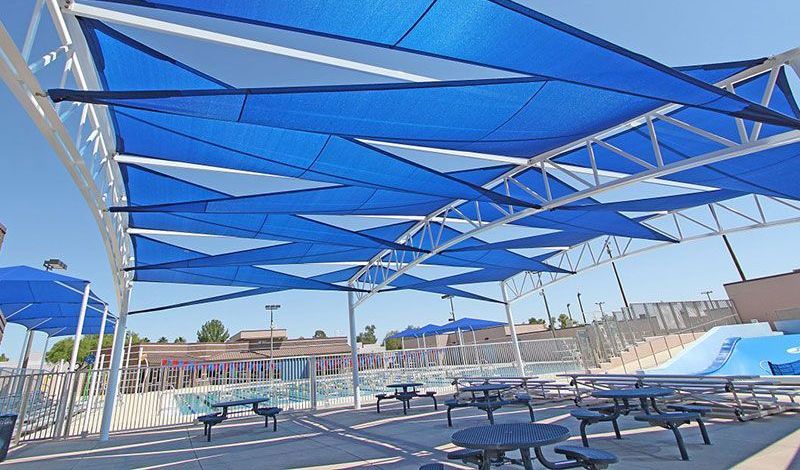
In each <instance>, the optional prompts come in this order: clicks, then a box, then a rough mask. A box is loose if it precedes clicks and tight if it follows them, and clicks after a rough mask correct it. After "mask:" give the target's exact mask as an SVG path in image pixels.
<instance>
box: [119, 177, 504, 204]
mask: <svg viewBox="0 0 800 470" xmlns="http://www.w3.org/2000/svg"><path fill="white" fill-rule="evenodd" d="M511 168H512V167H511V166H510V165H500V166H494V167H485V168H478V169H473V170H463V171H454V172H451V173H447V175H449V176H453V177H455V178H458V179H460V180H462V181H470V182H473V183H475V184H485V183H488V182H490V181H492V180H494V179H495V178H497V177H498V176H500V175H502V174H503V173H505V172H507V171H508V170H510V169H511ZM181 198H182V199H183V200H185V202H179V201H178V202H165V203H162V204H154V205H147V206H122V207H113V208H111V210H112V211H114V212H183V213H199V214H251V213H272V214H316V215H389V216H395V215H427V214H429V213H431V212H433V211H435V210H437V209H439V208H441V207H444V206H446V205H447V204H449V203H451V202H452V199H450V198H446V197H441V196H430V195H426V194H419V193H409V192H404V191H394V190H385V189H375V188H368V187H361V186H343V185H342V186H333V187H325V188H313V189H301V190H294V191H282V192H274V193H266V194H249V195H245V196H227V197H218V198H215V199H203V200H196V201H192V200H187V198H186V195H181ZM165 199H166V198H165Z"/></svg>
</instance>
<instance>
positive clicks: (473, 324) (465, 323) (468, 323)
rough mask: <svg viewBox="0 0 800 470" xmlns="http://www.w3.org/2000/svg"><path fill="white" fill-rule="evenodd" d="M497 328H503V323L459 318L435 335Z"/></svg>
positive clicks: (439, 329) (440, 328)
mask: <svg viewBox="0 0 800 470" xmlns="http://www.w3.org/2000/svg"><path fill="white" fill-rule="evenodd" d="M498 326H505V323H502V322H498V321H491V320H481V319H480V318H468V317H464V318H459V319H458V320H456V321H453V322H450V323H446V324H444V325H442V326H440V327H439V328H438V329H437V330H436V334H438V335H441V334H445V333H452V332H454V331H458V330H462V331H469V330H471V331H477V330H485V329H486V328H496V327H498Z"/></svg>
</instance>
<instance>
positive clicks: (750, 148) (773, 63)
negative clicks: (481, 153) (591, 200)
mask: <svg viewBox="0 0 800 470" xmlns="http://www.w3.org/2000/svg"><path fill="white" fill-rule="evenodd" d="M798 57H800V49H792V50H790V51H787V52H785V53H783V54H779V55H776V56H774V57H772V58H770V59H768V60H766V61H764V62H763V63H762V64H759V65H757V66H754V67H751V68H749V69H747V70H745V71H742V72H739V73H737V74H735V75H733V76H731V77H728V78H726V79H724V80H721V81H720V82H718V83H716V85H717V86H720V87H726V88H729V89H733V85H735V84H737V83H740V82H743V81H746V80H748V79H750V78H752V77H754V76H758V75H761V74H764V73H770V72H771V71H773V70H775V69H781V68H784V67H787V66H788V64H789V63H790V62H791V61H793V60H797V58H798ZM771 75H772V74H771ZM679 109H681V106H678V105H674V104H671V105H666V106H663V107H660V108H658V109H655V110H653V111H651V112H648V113H646V114H644V115H642V116H639V117H637V118H635V119H632V120H631V121H629V122H626V123H624V124H623V125H620V126H615V127H614V128H612V129H608V130H605V131H602V132H599V133H597V134H595V135H591V136H587V137H585V138H581V139H579V140H576V141H575V142H573V143H571V144H568V145H565V146H562V147H560V148H558V149H554V150H552V151H549V152H545V153H543V154H541V155H537V156H534V157H532V158H530V159H529V160H528V162H527V163H526V164H524V165H520V166H518V167H515V168H514V169H513V170H510V171H509V172H508V173H507V174H506V175H503V176H501V177H498V178H497V179H496V180H495V181H493V182H491V183H489V184H487V187H492V186H494V185H497V184H501V183H503V182H505V181H509V180H512V179H513V178H514V176H515V175H517V174H519V173H521V172H524V171H525V170H527V169H529V168H536V167H538V168H541V169H542V171H543V172H544V173H546V172H547V168H548V167H549V168H551V171H555V169H556V168H557V167H558V165H557V164H555V165H553V164H550V163H549V162H550V160H552V159H554V158H556V157H558V156H560V155H562V154H565V153H567V152H569V151H571V150H574V149H576V148H581V147H584V146H589V147H591V146H592V145H595V144H597V143H598V142H602V141H603V140H604V139H607V138H610V137H613V136H615V135H617V134H619V133H622V132H625V131H626V130H628V129H630V128H631V127H635V126H641V125H643V124H645V123H650V122H653V121H658V120H659V119H662V118H663V117H664V116H668V115H669V114H670V113H672V112H674V111H676V110H679ZM732 121H734V122H736V125H737V127H741V125H740V122H741V120H739V119H733V120H732ZM648 128H649V131H650V132H651V136H653V137H652V139H653V141H654V142H655V145H654V148H656V146H657V145H658V143H657V142H658V140H657V135H656V132H655V129H654V127H653V126H652V125H650V126H648ZM696 131H697V133H698V135H700V136H702V135H705V136H706V137H707V138H709V139H712V140H715V139H719V138H720V137H719V136H716V135H708V134H713V133H708V132H707V131H705V130H703V129H696ZM798 138H800V134H798V133H797V132H796V131H793V130H789V131H787V132H784V133H781V134H779V135H777V136H772V137H771V138H761V139H758V140H755V141H751V140H749V136H748V135H742V142H732V143H731V146H729V147H726V149H724V150H722V151H718V152H712V153H709V154H706V155H701V156H698V157H695V158H693V159H690V160H687V161H685V162H681V163H680V164H672V165H663V164H662V165H648V166H642V170H641V171H640V172H638V173H632V174H620V175H617V176H618V178H617V179H616V180H615V181H612V182H608V183H606V182H602V181H601V180H600V178H599V175H598V173H599V172H598V170H597V167H596V165H592V168H591V169H592V174H593V178H591V179H590V178H587V179H582V182H583V184H584V185H585V186H586V187H587V188H588V189H584V190H582V191H579V193H581V195H582V197H584V198H585V197H589V196H591V195H595V194H602V193H604V192H608V191H610V190H613V189H615V188H619V187H625V186H630V185H632V184H635V183H637V182H642V181H647V180H651V179H659V178H662V177H664V176H669V175H670V174H673V173H678V172H681V171H685V170H687V169H691V168H696V167H698V166H702V165H705V164H708V163H709V162H713V161H724V160H725V159H729V158H736V157H739V156H742V155H749V154H751V153H754V152H757V151H759V149H768V148H775V147H780V146H784V145H790V144H793V143H796V142H798V141H800V140H798ZM512 184H514V183H512ZM711 189H715V188H711ZM580 198H581V197H576V196H571V197H567V198H562V200H561V201H548V202H543V204H542V208H541V209H538V210H524V211H522V212H523V213H524V214H526V215H530V214H535V213H537V212H539V211H544V210H547V209H550V208H554V207H559V206H561V205H564V204H568V203H570V202H572V201H573V200H577V199H580ZM464 202H466V201H456V202H454V203H453V204H450V205H448V206H446V207H443V208H442V209H440V210H439V211H437V212H435V213H432V214H430V215H429V216H428V217H426V219H425V220H423V221H422V222H420V223H419V224H417V225H416V226H415V227H412V228H411V229H409V231H408V233H407V234H405V235H404V236H405V237H411V236H412V235H413V234H415V233H417V232H424V231H425V230H428V229H429V226H430V225H431V223H432V222H433V221H435V220H437V219H438V220H441V219H444V220H446V219H447V217H448V216H450V214H452V211H453V209H455V208H457V206H458V205H460V204H463V203H464ZM524 216H525V215H522V216H520V215H519V213H517V214H508V215H506V216H504V217H502V218H501V219H500V220H499V221H497V220H496V221H492V222H490V223H488V224H485V223H484V222H483V221H478V225H477V226H474V228H473V229H472V230H470V231H469V232H466V233H465V236H464V238H463V239H466V238H468V237H470V236H475V235H478V234H480V233H481V232H483V231H486V230H487V227H489V228H491V227H495V226H498V225H504V224H507V223H511V222H513V221H514V220H518V219H519V218H522V217H524ZM450 217H452V216H450ZM456 218H458V216H457V215H456ZM462 219H466V217H462ZM401 239H402V237H401ZM401 239H398V242H400V243H402V241H401ZM459 241H461V238H460V237H459V238H458V239H456V240H450V241H448V242H446V243H443V244H441V245H440V246H437V247H435V248H433V249H432V250H431V252H430V253H428V254H424V255H421V256H418V257H416V258H415V260H414V261H412V262H411V263H409V264H410V266H409V265H406V266H404V267H402V268H401V269H400V270H399V272H398V273H397V275H398V276H399V275H402V273H403V272H404V269H411V268H413V266H414V265H416V264H420V263H423V262H424V260H425V259H427V258H428V257H430V256H434V255H436V254H437V253H439V252H441V251H444V250H447V248H449V247H450V246H453V245H455V244H456V243H458V242H459ZM384 257H385V258H386V259H384ZM392 258H393V255H392V253H391V251H390V250H387V251H386V252H385V253H382V254H381V255H379V256H378V257H376V258H374V259H373V260H370V262H369V263H368V264H367V265H366V266H365V267H364V268H363V270H362V271H365V270H367V269H369V268H370V266H373V265H375V266H390V265H392ZM360 274H362V273H359V275H360ZM354 280H356V282H358V279H357V277H356V278H354ZM391 280H392V279H391V278H390V279H388V280H386V281H385V282H384V283H382V284H373V285H362V288H363V289H364V290H367V291H369V293H368V294H366V295H361V296H357V297H358V303H360V302H362V301H364V300H366V299H368V298H369V296H371V295H372V294H374V293H375V292H377V291H380V289H382V288H383V287H384V286H385V285H386V284H389V283H390V282H391ZM515 300H516V298H514V297H512V300H511V302H514V301H515ZM358 303H357V304H358Z"/></svg>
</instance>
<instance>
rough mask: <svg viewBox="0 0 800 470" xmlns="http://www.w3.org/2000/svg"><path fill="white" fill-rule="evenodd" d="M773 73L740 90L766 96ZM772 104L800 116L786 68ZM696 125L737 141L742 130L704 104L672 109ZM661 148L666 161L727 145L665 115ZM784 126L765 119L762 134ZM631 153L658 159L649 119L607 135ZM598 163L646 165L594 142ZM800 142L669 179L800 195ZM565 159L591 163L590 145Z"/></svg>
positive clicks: (621, 167)
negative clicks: (625, 129) (588, 149)
mask: <svg viewBox="0 0 800 470" xmlns="http://www.w3.org/2000/svg"><path fill="white" fill-rule="evenodd" d="M768 79H769V73H764V74H761V75H758V76H756V77H753V78H751V79H748V80H745V81H743V82H740V83H738V84H736V86H735V90H736V93H737V94H739V95H741V96H744V97H747V98H749V99H754V100H760V99H761V98H762V95H763V93H764V90H765V88H766V85H767V80H768ZM768 105H769V106H770V108H772V109H775V110H777V111H779V112H781V113H784V114H786V115H789V116H794V117H798V116H800V110H798V106H797V103H796V102H795V99H794V96H793V94H792V91H791V88H790V87H789V83H788V79H787V78H786V74H785V72H784V71H783V70H781V71H780V72H779V73H778V76H777V82H776V86H775V88H774V91H773V93H772V96H771V98H770V100H769V103H768ZM669 116H670V117H672V118H674V119H677V120H679V121H682V122H684V123H687V124H690V125H692V126H694V127H696V128H699V129H703V130H707V131H710V132H713V133H715V134H717V135H719V136H722V137H724V138H727V139H729V140H730V141H733V142H738V141H739V132H738V130H737V129H736V126H735V125H733V123H732V122H730V120H727V119H721V118H720V117H719V115H716V114H714V113H708V112H705V111H703V110H698V109H691V108H683V109H680V110H677V111H675V112H673V113H671V114H670V115H669ZM654 126H655V129H656V133H657V135H658V142H659V144H660V147H661V154H662V158H663V161H664V163H665V164H670V163H675V162H679V161H681V160H685V159H687V158H691V157H696V156H700V155H704V154H708V153H711V152H715V151H719V150H722V149H724V148H725V145H723V144H722V143H719V142H714V141H711V140H709V139H704V138H700V137H698V136H697V135H695V134H693V133H691V132H690V131H688V130H686V129H683V128H680V127H677V126H674V125H671V124H670V123H668V122H664V121H662V120H657V121H654ZM745 126H746V130H747V132H748V133H749V132H751V131H752V128H753V123H752V122H746V123H745ZM784 130H785V129H784V128H783V127H780V126H773V125H764V126H763V127H762V128H761V132H760V136H761V137H762V138H763V137H769V136H773V135H776V134H778V133H780V132H783V131H784ZM605 141H606V142H607V143H608V144H611V145H613V146H615V147H617V148H619V149H621V150H623V151H625V152H628V153H629V154H632V155H636V156H638V157H640V158H642V159H644V160H645V161H647V162H649V163H651V164H655V163H656V160H655V156H654V155H653V150H652V148H653V147H652V142H651V140H650V136H649V131H648V129H647V127H646V126H645V125H642V126H639V127H635V128H632V129H630V130H628V131H625V132H622V133H620V134H618V135H616V136H613V137H611V138H608V139H605ZM594 154H595V161H596V165H597V167H598V168H599V169H600V170H609V171H615V172H620V173H632V172H638V171H641V169H642V167H641V166H639V165H637V164H636V163H634V162H632V161H630V160H628V159H625V158H623V157H621V156H619V155H617V154H616V153H614V152H612V151H610V150H609V149H607V148H604V147H602V146H594ZM799 160H800V144H791V145H785V146H782V147H775V148H771V149H768V150H764V151H760V152H756V153H752V154H749V155H745V156H741V157H738V158H735V159H729V160H723V161H720V162H716V163H712V164H708V165H704V166H701V167H697V168H693V169H690V170H686V171H682V172H679V173H674V174H671V175H667V176H665V177H664V179H667V180H672V181H679V182H683V183H691V184H699V185H704V186H709V187H714V188H721V189H728V190H732V191H741V192H746V193H755V194H763V195H766V196H777V197H785V198H791V199H798V198H800V187H798V185H797V184H796V181H797V180H798V178H800V165H799V164H798V161H799ZM556 161H558V162H559V163H566V164H572V165H577V166H582V167H586V168H590V167H591V163H590V159H589V154H588V151H587V149H586V148H580V149H577V150H574V151H572V152H569V153H567V154H564V155H562V156H559V157H558V158H557V159H556Z"/></svg>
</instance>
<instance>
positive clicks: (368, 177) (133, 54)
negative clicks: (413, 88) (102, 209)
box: [80, 19, 528, 205]
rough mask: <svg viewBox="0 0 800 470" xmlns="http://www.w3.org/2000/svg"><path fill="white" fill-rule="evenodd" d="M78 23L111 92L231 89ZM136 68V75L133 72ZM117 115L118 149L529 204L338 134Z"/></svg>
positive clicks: (105, 30) (110, 32)
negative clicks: (168, 89)
mask: <svg viewBox="0 0 800 470" xmlns="http://www.w3.org/2000/svg"><path fill="white" fill-rule="evenodd" d="M80 24H81V26H82V28H83V31H84V34H85V36H86V38H87V42H88V44H89V48H90V50H91V52H92V56H93V58H94V59H95V64H96V68H97V70H98V73H99V75H100V79H101V83H102V84H103V88H104V89H106V90H131V89H136V90H139V89H160V88H178V89H198V88H201V89H202V88H209V87H211V88H217V89H226V88H230V87H229V85H227V84H225V83H223V82H221V81H219V80H217V79H215V78H213V77H210V76H208V75H206V74H204V73H202V72H199V71H197V70H195V69H193V68H191V67H189V66H187V65H185V64H183V63H181V62H179V61H177V60H174V59H172V58H171V57H168V56H166V55H164V54H161V53H159V52H158V51H156V50H154V49H151V48H149V47H147V46H145V45H144V44H142V43H139V42H137V41H135V40H133V39H131V38H130V37H128V36H125V35H124V34H122V33H120V32H118V31H116V30H114V29H112V28H110V27H108V26H106V25H104V24H103V23H100V22H98V21H95V20H87V19H80ZM131 68H135V69H136V71H137V73H136V74H131V73H130V70H131ZM111 115H112V119H113V120H114V126H115V128H116V135H117V150H118V151H119V152H120V153H126V154H130V155H135V156H143V157H152V158H158V159H162V160H169V161H179V162H187V163H193V164H201V165H208V166H215V167H223V168H232V169H237V170H246V171H253V172H259V173H267V174H276V175H281V176H288V177H294V178H304V179H309V180H313V181H321V182H328V183H340V184H350V185H356V186H364V187H369V188H388V189H393V190H397V191H403V192H409V193H418V194H425V195H429V196H436V197H449V198H463V199H476V198H477V199H486V200H494V201H497V202H503V203H517V204H521V205H527V204H528V203H525V202H522V201H511V200H510V199H509V198H508V197H506V196H504V195H502V194H498V193H491V192H489V191H487V190H485V189H483V188H481V187H480V186H479V185H476V184H475V183H471V182H469V181H464V180H460V179H457V178H456V177H454V176H448V175H445V174H443V173H440V172H437V171H435V170H432V169H430V168H427V167H425V166H422V165H418V164H415V163H413V162H410V161H408V160H405V159H402V158H400V157H398V156H396V155H393V154H391V153H389V152H385V151H383V150H380V149H378V148H375V147H373V146H370V145H367V144H364V143H361V142H357V141H353V140H350V139H346V138H342V137H340V136H333V135H329V134H315V133H307V132H299V131H295V130H291V129H272V128H268V127H263V126H250V125H247V124H243V123H226V122H221V121H214V120H207V119H196V118H188V117H181V116H172V115H164V114H159V113H149V112H146V111H137V110H117V109H113V108H112V109H111Z"/></svg>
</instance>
